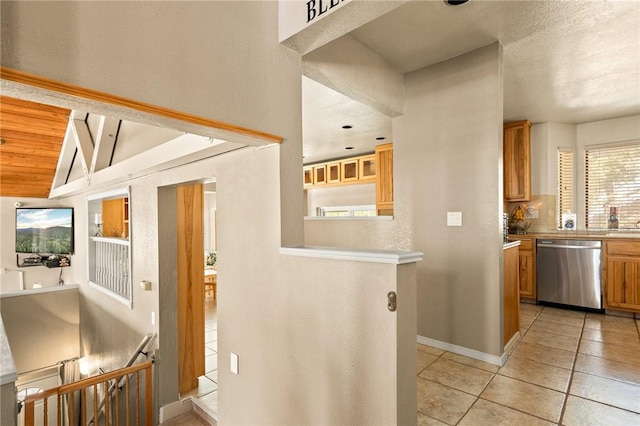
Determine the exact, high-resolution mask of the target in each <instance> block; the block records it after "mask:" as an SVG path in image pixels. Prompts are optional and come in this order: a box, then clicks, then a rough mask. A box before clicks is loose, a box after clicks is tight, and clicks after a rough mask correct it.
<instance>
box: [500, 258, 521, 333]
mask: <svg viewBox="0 0 640 426" xmlns="http://www.w3.org/2000/svg"><path fill="white" fill-rule="evenodd" d="M519 270H520V267H519V249H518V246H515V247H510V248H507V249H504V291H503V295H504V296H503V299H504V334H503V344H504V345H507V344H508V343H509V342H510V341H511V339H512V338H513V336H515V334H516V333H518V332H519V331H520V292H519V291H518V286H519Z"/></svg>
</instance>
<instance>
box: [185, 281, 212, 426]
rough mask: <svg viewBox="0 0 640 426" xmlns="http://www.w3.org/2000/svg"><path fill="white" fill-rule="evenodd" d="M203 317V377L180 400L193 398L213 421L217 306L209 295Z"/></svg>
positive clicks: (209, 294)
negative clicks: (196, 386)
mask: <svg viewBox="0 0 640 426" xmlns="http://www.w3.org/2000/svg"><path fill="white" fill-rule="evenodd" d="M204 315H205V324H204V345H205V361H204V363H205V375H204V376H200V377H198V388H197V389H194V390H193V391H191V392H189V393H188V394H187V395H184V396H182V398H186V397H194V396H195V399H197V401H195V402H196V404H198V406H199V407H200V408H201V409H202V410H204V411H205V412H206V414H208V415H209V416H211V417H213V418H214V419H215V418H217V417H218V416H217V413H218V305H217V302H216V300H214V298H213V295H212V294H211V293H208V294H206V295H205V299H204ZM184 424H188V423H184Z"/></svg>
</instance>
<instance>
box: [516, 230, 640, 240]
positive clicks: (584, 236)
mask: <svg viewBox="0 0 640 426" xmlns="http://www.w3.org/2000/svg"><path fill="white" fill-rule="evenodd" d="M526 237H532V238H562V239H581V240H608V239H611V240H617V239H638V240H640V230H633V229H621V230H618V231H613V230H602V231H563V230H555V231H554V230H550V231H536V232H528V233H526V234H509V238H512V239H516V238H526Z"/></svg>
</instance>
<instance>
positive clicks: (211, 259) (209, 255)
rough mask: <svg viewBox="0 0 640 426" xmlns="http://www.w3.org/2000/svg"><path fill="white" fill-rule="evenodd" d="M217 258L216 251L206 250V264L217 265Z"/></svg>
mask: <svg viewBox="0 0 640 426" xmlns="http://www.w3.org/2000/svg"><path fill="white" fill-rule="evenodd" d="M217 260H218V259H217V255H216V252H215V251H208V252H206V261H205V264H206V265H205V266H215V264H216V261H217Z"/></svg>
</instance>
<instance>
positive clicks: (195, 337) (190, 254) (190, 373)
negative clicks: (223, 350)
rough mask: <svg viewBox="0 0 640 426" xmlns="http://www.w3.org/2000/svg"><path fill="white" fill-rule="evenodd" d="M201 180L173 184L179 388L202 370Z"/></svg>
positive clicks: (190, 384) (195, 383) (192, 386)
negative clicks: (192, 183)
mask: <svg viewBox="0 0 640 426" xmlns="http://www.w3.org/2000/svg"><path fill="white" fill-rule="evenodd" d="M203 195H204V189H203V185H202V184H195V185H181V186H179V187H177V188H176V220H177V226H176V229H177V250H176V255H177V272H178V274H177V276H178V280H177V286H178V298H177V310H178V312H177V313H178V315H177V319H178V390H179V392H180V394H183V393H186V392H188V391H190V390H192V389H195V388H197V387H198V377H199V376H202V375H204V374H205V356H204V352H205V347H204V343H205V342H204V340H205V339H204V240H203V234H204V229H203V222H204V217H203V216H204V214H203V211H204V210H203V209H204V205H203Z"/></svg>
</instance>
